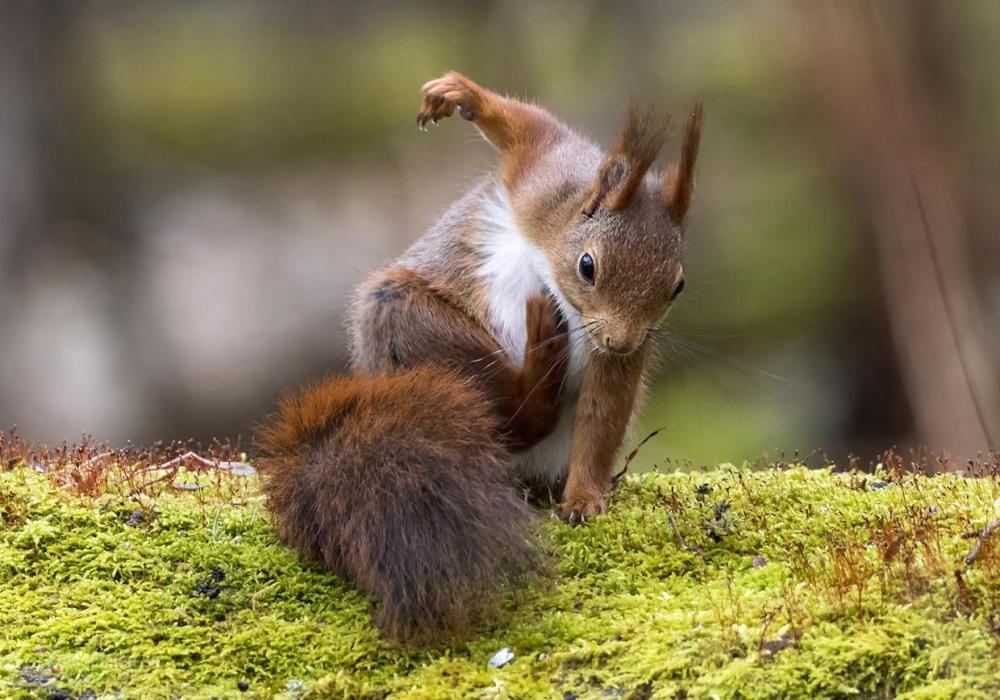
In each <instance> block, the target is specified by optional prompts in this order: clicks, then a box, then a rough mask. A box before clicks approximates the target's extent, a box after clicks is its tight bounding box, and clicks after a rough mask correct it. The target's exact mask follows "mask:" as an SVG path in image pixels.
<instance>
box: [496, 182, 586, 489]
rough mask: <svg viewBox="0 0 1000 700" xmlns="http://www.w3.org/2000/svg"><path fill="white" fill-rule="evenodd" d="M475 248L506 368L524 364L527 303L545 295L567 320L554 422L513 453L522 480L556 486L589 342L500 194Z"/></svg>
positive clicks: (563, 466)
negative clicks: (565, 359) (565, 361)
mask: <svg viewBox="0 0 1000 700" xmlns="http://www.w3.org/2000/svg"><path fill="white" fill-rule="evenodd" d="M478 242H479V250H480V253H481V255H482V256H483V257H482V264H481V265H480V267H479V271H478V272H479V275H480V276H481V277H482V278H483V280H484V282H485V283H486V288H487V296H488V298H489V312H488V313H489V322H490V325H491V328H492V331H493V334H494V337H495V338H496V339H497V341H498V342H499V343H500V345H501V347H503V349H504V351H505V352H506V354H507V356H508V357H509V358H510V360H511V362H513V363H514V364H515V365H517V366H519V367H520V366H522V365H523V364H524V346H525V343H526V341H527V328H526V325H525V321H526V319H525V306H526V303H527V301H528V298H529V297H531V296H533V295H535V294H539V293H542V292H545V291H549V292H550V293H552V294H553V296H555V298H556V300H557V301H558V303H559V307H560V310H561V311H562V314H563V316H564V318H566V320H567V326H568V329H567V332H568V334H569V352H570V361H569V369H568V373H567V374H568V376H567V377H566V381H565V382H564V385H563V395H562V399H563V409H562V411H561V412H560V416H559V421H558V423H557V424H556V427H555V430H554V431H553V432H552V433H551V434H550V435H549V436H548V437H546V438H545V439H544V440H542V441H541V442H540V443H538V444H537V445H535V446H534V447H533V448H531V449H530V450H526V451H524V452H520V453H518V454H517V455H516V457H515V460H514V461H515V468H516V470H517V471H518V472H519V473H520V474H521V476H522V477H525V478H531V479H542V480H547V481H550V482H556V481H558V480H559V479H561V478H563V477H564V476H565V475H566V472H567V470H568V469H569V452H570V444H571V441H572V437H573V420H574V418H575V416H576V399H577V397H578V396H579V388H580V383H581V380H582V377H583V366H584V362H585V361H586V357H587V348H586V345H585V344H586V343H587V342H589V340H587V338H585V337H584V336H585V335H586V331H584V330H583V329H582V328H581V326H580V324H581V319H580V315H579V313H578V312H577V311H576V309H574V308H573V307H571V306H570V305H569V304H568V303H566V301H565V299H563V297H562V295H561V294H559V291H558V289H557V288H556V287H555V281H554V279H553V276H552V271H551V269H550V268H549V264H548V260H547V258H546V256H545V253H544V251H542V250H541V249H540V248H539V247H538V246H536V245H534V244H533V243H532V242H531V241H530V240H528V239H527V237H526V236H525V235H524V234H523V233H521V232H520V231H519V230H518V228H517V225H516V223H515V221H514V217H513V214H512V213H511V210H510V202H509V200H508V199H507V197H506V194H505V193H504V192H503V191H502V190H501V189H500V188H498V190H497V192H496V193H495V195H494V196H493V197H492V198H491V199H490V200H489V201H488V203H487V204H486V206H485V207H484V209H483V214H482V227H481V228H480V231H479V238H478Z"/></svg>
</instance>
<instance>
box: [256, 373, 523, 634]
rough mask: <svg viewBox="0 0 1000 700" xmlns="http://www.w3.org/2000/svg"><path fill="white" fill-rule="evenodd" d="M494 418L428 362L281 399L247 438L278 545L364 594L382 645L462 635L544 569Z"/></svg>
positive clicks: (463, 383)
mask: <svg viewBox="0 0 1000 700" xmlns="http://www.w3.org/2000/svg"><path fill="white" fill-rule="evenodd" d="M497 423H498V418H497V415H496V414H495V411H494V410H493V408H492V406H491V404H490V402H489V401H488V400H487V398H486V397H485V396H484V395H483V393H482V392H481V391H480V390H479V389H478V388H477V387H476V386H475V385H474V384H473V383H472V382H471V381H469V379H468V378H465V377H462V376H460V375H458V374H456V373H454V372H451V371H448V370H445V369H441V368H436V367H432V366H423V367H417V368H414V369H409V370H405V371H400V372H397V373H394V374H386V375H382V376H364V375H362V376H355V377H349V378H338V379H331V380H328V381H326V382H324V383H321V384H318V385H316V386H313V387H309V388H306V389H304V390H303V391H302V392H301V394H299V395H298V396H295V397H290V398H286V399H285V400H284V401H282V403H281V404H280V407H279V410H278V412H277V414H275V415H274V416H272V417H271V418H270V419H269V420H268V422H267V423H266V424H265V425H264V426H263V428H262V429H261V431H260V433H259V440H260V442H261V445H262V447H263V448H264V450H265V451H266V453H267V455H268V456H267V458H265V459H264V460H262V462H261V471H262V474H263V476H264V481H263V483H264V490H265V493H266V494H267V496H268V504H269V508H270V509H271V511H272V513H273V514H274V516H275V518H276V521H277V527H278V531H279V535H280V537H281V539H282V540H283V541H284V542H285V543H286V544H288V545H290V546H292V547H294V548H295V549H297V550H299V552H301V553H302V554H303V555H305V556H307V557H309V558H311V559H315V560H318V561H320V562H322V563H323V564H324V565H325V566H326V567H328V568H329V569H331V570H333V571H334V572H336V573H339V574H341V575H344V576H346V577H347V578H349V579H350V580H352V581H354V582H355V583H357V584H358V585H360V586H361V587H363V588H364V589H366V590H368V591H369V592H370V593H372V594H373V595H374V597H375V598H376V599H377V600H378V608H377V611H376V613H375V618H376V621H377V624H378V626H379V627H380V628H381V630H382V631H383V633H384V634H385V635H386V636H387V637H389V638H390V639H393V640H396V641H401V642H432V641H436V640H438V639H440V638H441V637H442V636H447V637H449V638H454V637H460V636H462V634H463V633H464V632H466V631H467V629H468V628H469V626H470V625H471V624H472V623H473V622H474V621H476V620H477V619H479V618H481V617H482V615H483V614H484V613H486V612H487V611H488V608H490V607H492V606H493V605H495V603H496V602H497V601H498V600H499V599H500V597H501V594H502V591H503V589H504V587H505V585H506V584H510V583H515V582H516V581H517V580H519V579H523V578H524V577H526V576H529V575H532V574H535V573H536V572H538V571H540V570H541V568H542V562H543V560H542V556H541V551H540V548H539V545H538V544H537V542H536V541H535V540H534V539H533V538H532V532H531V527H530V524H531V519H532V517H533V516H532V512H531V508H530V507H529V506H528V505H527V504H526V503H525V502H524V501H523V500H522V499H521V498H520V496H519V494H518V492H517V491H516V490H515V487H514V485H513V484H514V482H513V479H512V478H511V476H510V463H509V457H508V452H507V450H506V449H505V448H504V447H503V446H502V445H501V443H500V442H498V441H497V440H496V439H494V437H492V436H494V435H495V434H496V431H497Z"/></svg>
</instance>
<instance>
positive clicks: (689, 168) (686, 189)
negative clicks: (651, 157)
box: [663, 101, 704, 224]
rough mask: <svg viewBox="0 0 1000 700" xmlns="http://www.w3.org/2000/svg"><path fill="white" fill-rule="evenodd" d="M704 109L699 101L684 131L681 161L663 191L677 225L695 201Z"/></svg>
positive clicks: (673, 168) (685, 216) (675, 165)
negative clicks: (695, 177)
mask: <svg viewBox="0 0 1000 700" xmlns="http://www.w3.org/2000/svg"><path fill="white" fill-rule="evenodd" d="M703 112H704V107H703V105H702V103H701V102H700V101H699V102H698V103H697V104H696V105H695V106H694V110H692V112H691V117H690V118H689V119H688V123H687V126H686V127H685V129H684V141H683V143H682V144H681V156H680V159H679V160H678V161H677V162H676V163H674V164H673V165H672V166H671V167H670V169H669V170H668V171H667V177H666V182H665V184H664V189H663V197H664V201H666V203H667V210H668V211H669V212H670V216H671V217H673V219H674V221H675V222H676V223H677V224H681V223H683V222H684V219H686V218H687V214H688V210H689V209H690V208H691V201H692V200H693V199H694V169H695V165H696V164H697V162H698V146H699V145H700V143H701V122H702V115H703Z"/></svg>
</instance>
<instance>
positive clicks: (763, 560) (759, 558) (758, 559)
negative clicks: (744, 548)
mask: <svg viewBox="0 0 1000 700" xmlns="http://www.w3.org/2000/svg"><path fill="white" fill-rule="evenodd" d="M751 561H752V562H753V568H755V569H763V568H764V567H765V566H767V557H765V556H764V555H763V554H755V555H754V556H753V559H752V560H751Z"/></svg>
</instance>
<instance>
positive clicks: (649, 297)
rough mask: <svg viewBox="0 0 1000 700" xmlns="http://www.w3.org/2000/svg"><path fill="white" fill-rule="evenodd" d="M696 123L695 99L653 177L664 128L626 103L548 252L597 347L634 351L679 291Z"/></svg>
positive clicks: (698, 128)
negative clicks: (665, 163) (618, 127)
mask: <svg viewBox="0 0 1000 700" xmlns="http://www.w3.org/2000/svg"><path fill="white" fill-rule="evenodd" d="M701 122H702V105H701V103H700V102H699V103H698V104H697V105H696V106H695V108H694V110H693V112H692V114H691V117H690V119H689V120H688V123H687V126H686V128H685V130H684V137H683V143H682V145H681V152H680V156H679V157H678V159H677V160H676V161H675V162H674V163H673V164H672V165H671V166H670V167H669V168H668V169H667V171H666V173H665V174H663V175H659V174H654V173H651V172H649V169H650V166H651V165H652V163H653V160H654V159H655V158H656V155H657V153H658V152H659V150H660V148H661V147H662V146H663V143H664V140H665V133H666V129H665V124H663V123H661V122H659V121H658V120H657V119H656V118H655V117H654V115H653V113H652V112H650V111H645V112H643V111H641V110H639V109H638V108H637V106H636V105H635V103H633V104H632V106H631V108H630V109H629V112H628V117H627V119H626V123H625V127H624V129H623V130H622V132H621V135H620V136H619V137H618V141H617V142H616V143H615V146H614V147H613V148H612V149H611V150H610V151H609V152H608V153H607V154H606V155H605V156H604V159H603V161H602V162H601V163H600V166H599V167H598V168H597V172H596V174H595V175H594V178H593V180H592V182H591V184H590V185H589V187H588V188H587V190H586V191H585V193H584V195H583V198H582V201H583V205H582V207H581V208H578V209H577V210H576V211H574V212H570V214H569V215H568V222H567V224H566V226H565V228H564V229H563V231H562V232H561V233H562V235H560V236H559V238H560V239H561V240H560V241H559V243H558V245H556V246H553V247H551V248H549V252H548V256H549V263H550V267H551V269H552V273H553V276H554V277H555V282H556V284H557V286H558V287H559V292H560V293H561V294H562V296H563V298H564V299H565V301H566V302H568V303H569V304H571V305H572V306H573V307H574V308H575V309H576V310H577V311H578V312H579V313H580V316H581V318H582V322H583V325H584V326H585V327H586V328H587V332H588V334H589V335H590V338H591V340H592V342H593V344H594V346H595V348H596V349H597V351H598V352H609V353H614V354H620V355H627V354H630V353H632V352H634V351H635V350H636V349H638V348H639V347H640V346H642V345H643V343H644V342H645V340H646V337H647V335H648V334H649V331H650V329H653V328H655V327H656V326H657V325H658V324H659V323H660V321H661V320H662V319H663V317H664V316H665V315H666V313H667V311H668V310H669V308H670V305H671V303H672V302H673V300H674V299H676V298H677V296H678V295H679V294H680V293H681V291H682V290H683V288H684V268H683V266H682V264H681V249H682V242H683V236H682V234H683V228H684V223H685V221H686V218H687V214H688V211H689V210H690V207H691V200H692V196H693V193H694V171H695V163H696V160H697V157H698V144H699V140H700V135H701ZM579 201H580V200H577V202H579Z"/></svg>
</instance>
